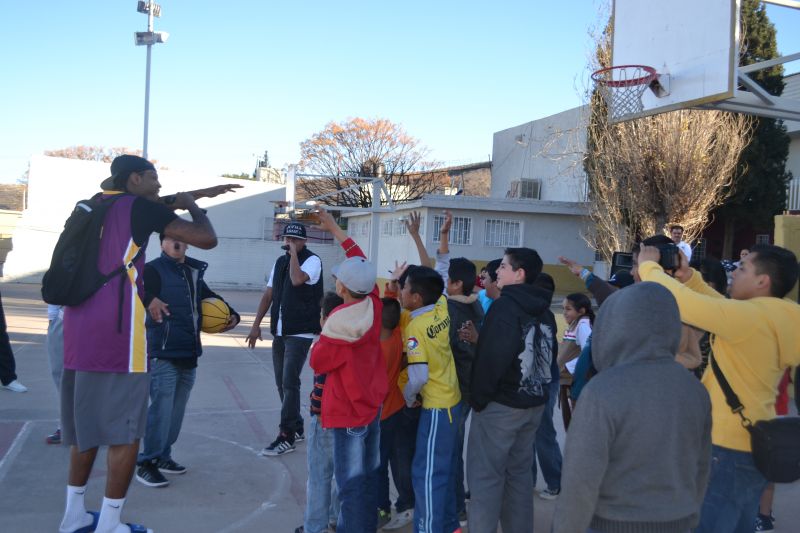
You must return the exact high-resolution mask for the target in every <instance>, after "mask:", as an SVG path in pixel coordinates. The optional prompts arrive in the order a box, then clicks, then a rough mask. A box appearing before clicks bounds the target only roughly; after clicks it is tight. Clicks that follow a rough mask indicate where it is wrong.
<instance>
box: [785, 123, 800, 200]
mask: <svg viewBox="0 0 800 533" xmlns="http://www.w3.org/2000/svg"><path fill="white" fill-rule="evenodd" d="M786 170H788V171H790V172H791V173H792V175H793V176H794V177H793V178H792V181H791V182H790V183H789V190H790V192H789V198H788V199H787V200H788V203H789V205H788V208H789V209H791V210H793V211H797V210H800V131H796V132H795V133H794V134H792V135H791V142H790V144H789V156H788V157H787V158H786Z"/></svg>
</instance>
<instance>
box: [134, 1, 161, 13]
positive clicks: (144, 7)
mask: <svg viewBox="0 0 800 533" xmlns="http://www.w3.org/2000/svg"><path fill="white" fill-rule="evenodd" d="M151 9H152V10H153V16H154V17H161V6H160V5H158V4H155V3H153V2H145V1H144V0H139V4H138V5H137V6H136V11H138V12H139V13H144V14H146V15H147V14H149V13H150V10H151Z"/></svg>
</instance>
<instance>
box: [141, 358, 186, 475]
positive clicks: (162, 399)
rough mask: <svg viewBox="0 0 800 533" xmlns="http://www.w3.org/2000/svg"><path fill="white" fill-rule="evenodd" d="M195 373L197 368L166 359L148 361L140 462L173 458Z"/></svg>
mask: <svg viewBox="0 0 800 533" xmlns="http://www.w3.org/2000/svg"><path fill="white" fill-rule="evenodd" d="M196 373H197V369H196V368H181V367H179V366H175V365H174V364H172V363H171V362H170V361H169V360H168V359H151V360H150V407H149V408H148V409H147V429H146V431H145V435H144V450H143V451H142V453H140V454H139V458H138V462H139V463H142V462H145V461H149V460H151V459H163V460H169V459H172V445H173V444H175V441H177V440H178V435H179V434H180V432H181V425H182V424H183V415H184V413H185V412H186V404H187V402H188V401H189V393H191V392H192V387H193V386H194V380H195V375H196Z"/></svg>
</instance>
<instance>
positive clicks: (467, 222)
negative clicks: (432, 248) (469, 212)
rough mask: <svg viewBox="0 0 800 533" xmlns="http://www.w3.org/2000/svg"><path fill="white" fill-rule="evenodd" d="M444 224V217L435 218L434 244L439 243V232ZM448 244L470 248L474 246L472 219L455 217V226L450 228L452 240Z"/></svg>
mask: <svg viewBox="0 0 800 533" xmlns="http://www.w3.org/2000/svg"><path fill="white" fill-rule="evenodd" d="M442 224H444V216H443V215H434V217H433V242H435V243H438V242H439V241H440V239H439V231H440V230H441V229H442ZM447 242H448V244H460V245H465V246H468V245H470V244H472V219H471V218H469V217H453V224H452V225H451V226H450V238H449V239H448V241H447Z"/></svg>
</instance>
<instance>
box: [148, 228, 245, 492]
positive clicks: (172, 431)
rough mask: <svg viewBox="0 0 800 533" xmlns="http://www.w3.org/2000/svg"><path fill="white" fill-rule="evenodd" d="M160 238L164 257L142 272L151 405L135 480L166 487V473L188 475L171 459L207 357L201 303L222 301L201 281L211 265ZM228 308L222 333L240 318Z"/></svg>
mask: <svg viewBox="0 0 800 533" xmlns="http://www.w3.org/2000/svg"><path fill="white" fill-rule="evenodd" d="M160 238H161V257H159V258H158V259H154V260H153V261H150V262H149V263H147V265H145V269H144V291H145V299H144V303H145V305H146V306H147V311H148V316H147V320H146V322H145V326H146V328H147V356H148V358H149V359H150V407H149V408H148V410H147V429H146V431H145V434H144V450H143V451H142V452H141V453H140V454H139V457H138V461H137V464H138V465H139V467H138V468H137V469H136V480H137V481H139V482H140V483H142V484H143V485H147V486H148V487H164V486H166V485H168V484H169V481H167V478H165V477H164V474H183V473H185V472H186V467H185V466H182V465H180V464H178V463H176V462H175V461H174V460H173V459H172V453H171V452H172V445H173V444H175V441H176V440H178V434H179V433H180V431H181V424H183V415H184V412H185V411H186V403H187V402H188V401H189V393H190V392H191V391H192V386H193V385H194V380H195V374H196V371H197V358H198V357H200V356H201V355H202V353H203V346H202V345H201V343H200V326H201V323H202V318H203V317H202V314H201V302H202V301H203V300H204V299H206V298H219V299H220V300H222V298H221V297H220V296H219V295H218V294H216V293H214V292H213V291H212V290H211V289H209V288H208V285H206V282H205V281H203V274H204V273H205V270H206V268H207V267H208V263H204V262H203V261H198V260H197V259H194V258H192V257H187V256H186V250H187V248H188V246H187V245H186V243H184V242H181V241H179V240H177V239H174V238H172V237H168V236H166V235H164V234H163V233H162V234H161V235H160ZM223 301H224V300H223ZM228 308H229V309H230V318H229V319H228V325H227V326H226V327H225V329H223V330H222V331H228V330H230V329H233V328H234V327H236V325H237V324H238V323H239V320H240V318H239V314H238V313H236V311H234V310H233V309H232V308H231V307H230V306H228Z"/></svg>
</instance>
